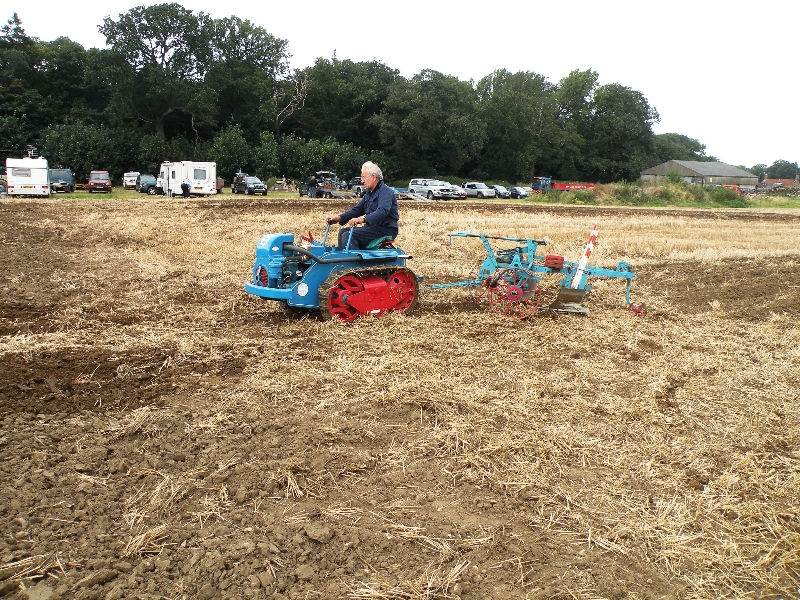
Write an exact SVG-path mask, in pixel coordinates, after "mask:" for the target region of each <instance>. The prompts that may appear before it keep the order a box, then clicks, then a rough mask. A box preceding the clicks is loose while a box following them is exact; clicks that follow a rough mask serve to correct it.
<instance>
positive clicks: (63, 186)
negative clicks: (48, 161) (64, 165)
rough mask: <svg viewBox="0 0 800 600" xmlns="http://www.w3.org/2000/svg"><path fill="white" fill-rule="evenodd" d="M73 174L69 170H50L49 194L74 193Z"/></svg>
mask: <svg viewBox="0 0 800 600" xmlns="http://www.w3.org/2000/svg"><path fill="white" fill-rule="evenodd" d="M74 191H75V173H73V172H72V170H71V169H50V193H51V194H55V193H57V192H68V193H69V192H74Z"/></svg>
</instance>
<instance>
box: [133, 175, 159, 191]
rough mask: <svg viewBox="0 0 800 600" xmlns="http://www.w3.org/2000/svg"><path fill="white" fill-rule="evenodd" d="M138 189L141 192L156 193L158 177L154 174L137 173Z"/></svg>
mask: <svg viewBox="0 0 800 600" xmlns="http://www.w3.org/2000/svg"><path fill="white" fill-rule="evenodd" d="M136 190H137V191H138V192H139V193H140V194H150V195H151V196H155V195H156V178H155V177H153V176H152V175H147V174H144V175H137V176H136Z"/></svg>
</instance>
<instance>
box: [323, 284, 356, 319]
mask: <svg viewBox="0 0 800 600" xmlns="http://www.w3.org/2000/svg"><path fill="white" fill-rule="evenodd" d="M362 291H364V284H363V282H362V281H361V279H359V278H358V277H354V276H353V275H345V276H343V277H340V278H339V279H337V280H336V281H335V282H334V283H333V286H332V287H331V289H330V291H329V292H328V295H327V298H326V299H325V301H326V303H327V308H328V312H329V313H330V315H331V317H333V318H335V319H339V320H340V321H344V322H345V323H349V322H350V321H354V320H355V319H357V318H358V315H359V312H358V311H357V310H356V309H355V308H353V307H352V306H348V305H347V296H348V295H350V294H356V293H358V292H362Z"/></svg>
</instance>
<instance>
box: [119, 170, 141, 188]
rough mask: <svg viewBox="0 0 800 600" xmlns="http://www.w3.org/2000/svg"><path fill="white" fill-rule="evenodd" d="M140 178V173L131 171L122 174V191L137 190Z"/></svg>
mask: <svg viewBox="0 0 800 600" xmlns="http://www.w3.org/2000/svg"><path fill="white" fill-rule="evenodd" d="M137 177H139V171H131V172H129V173H123V174H122V189H123V190H135V189H136V178H137Z"/></svg>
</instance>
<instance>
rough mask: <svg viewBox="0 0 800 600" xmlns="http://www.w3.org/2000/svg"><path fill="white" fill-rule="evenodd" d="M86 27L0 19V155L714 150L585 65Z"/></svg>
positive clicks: (652, 160)
mask: <svg viewBox="0 0 800 600" xmlns="http://www.w3.org/2000/svg"><path fill="white" fill-rule="evenodd" d="M98 30H99V31H100V33H102V34H103V35H104V36H105V38H106V45H107V46H108V47H107V48H105V49H97V48H90V49H88V50H87V49H85V48H84V47H83V46H81V45H80V44H78V43H76V42H73V41H72V40H70V39H69V38H67V37H60V38H58V39H56V40H54V41H51V42H44V41H41V40H39V39H37V38H35V37H31V36H29V35H27V33H26V32H25V30H24V28H23V23H22V20H21V19H20V17H19V15H18V14H17V13H14V15H13V16H12V18H11V19H10V20H9V21H8V22H7V23H6V25H4V26H3V27H2V28H0V139H2V140H3V146H4V147H3V148H2V149H3V150H4V151H5V152H6V154H7V155H9V154H16V155H22V154H23V152H24V149H25V147H26V146H28V145H32V146H36V147H37V148H38V149H39V151H40V153H41V154H43V155H44V156H46V157H48V159H49V160H50V162H51V163H52V164H61V165H63V166H68V167H70V168H72V169H73V170H74V171H75V172H76V174H77V176H78V177H85V176H86V175H87V174H88V171H90V170H92V169H98V168H103V169H108V170H109V171H110V172H111V173H112V175H114V176H116V177H119V176H120V175H121V174H122V172H124V171H129V170H137V171H141V172H151V173H152V172H156V171H157V167H158V165H159V164H160V163H161V162H162V161H165V160H211V161H215V162H216V163H217V171H218V173H219V174H220V176H222V177H224V178H226V179H230V177H231V176H232V175H233V173H234V172H236V171H237V170H239V169H242V170H245V171H247V172H249V173H255V174H257V175H259V176H260V177H262V178H264V179H267V178H269V177H271V176H281V175H284V176H286V177H289V178H292V179H296V180H299V179H304V178H306V177H307V176H308V175H309V174H310V173H312V172H314V171H316V170H320V169H331V170H334V171H336V172H337V173H339V174H340V175H341V176H343V177H350V176H352V175H355V174H357V173H358V172H359V169H360V165H361V163H362V162H363V161H364V160H367V159H371V160H374V161H375V162H377V163H378V164H380V165H381V166H382V167H383V168H384V171H385V173H386V174H387V177H388V178H390V179H397V180H402V179H403V178H407V177H410V176H437V175H439V176H441V175H447V176H458V177H463V178H470V179H472V178H474V179H492V180H503V181H507V182H529V181H531V179H532V177H534V176H536V175H547V176H552V177H554V178H556V179H561V180H567V179H575V180H582V181H596V182H612V181H622V180H627V181H631V180H635V179H638V177H639V173H640V172H641V171H642V170H643V169H645V168H648V167H650V166H653V165H656V164H660V163H662V162H665V161H666V160H671V159H678V160H703V161H712V160H716V158H714V157H712V156H707V155H706V153H705V146H704V145H703V144H701V143H700V142H699V141H698V140H696V139H693V138H690V137H688V136H685V135H681V134H677V133H667V134H661V135H655V134H654V133H653V130H652V126H653V125H654V124H655V123H657V122H658V121H659V115H658V112H657V110H656V109H655V108H654V107H652V106H650V104H649V103H648V101H647V98H645V97H644V95H643V94H642V93H641V92H639V91H636V90H633V89H631V88H629V87H626V86H624V85H622V84H619V83H613V84H606V85H600V84H599V76H598V73H597V72H595V71H593V70H585V71H580V70H575V71H573V72H571V73H569V74H568V75H567V76H566V77H564V78H563V79H561V80H560V81H559V82H558V83H553V82H550V81H548V80H547V79H546V78H545V77H543V76H542V75H539V74H537V73H535V72H533V71H520V72H516V73H511V72H509V71H507V70H504V69H499V70H497V71H494V72H493V73H490V74H489V75H487V76H486V77H484V78H482V79H481V80H479V81H478V82H473V81H461V80H459V79H458V78H456V77H453V76H450V75H446V74H443V73H440V72H437V71H434V70H424V71H422V72H420V73H419V74H417V75H414V76H413V77H411V78H405V77H402V76H401V75H400V74H399V71H397V70H396V69H392V68H391V67H389V66H387V65H385V64H383V63H381V62H380V61H377V60H373V61H369V62H353V61H351V60H347V59H344V60H340V59H338V58H336V57H335V56H334V57H332V58H330V59H324V58H319V59H317V60H316V62H315V64H314V65H313V66H310V67H307V68H304V69H294V70H292V69H291V68H290V66H289V59H290V57H291V55H290V54H289V50H288V42H287V41H286V40H282V39H279V38H276V37H275V36H273V35H272V34H270V33H269V32H267V31H266V30H265V29H264V28H262V27H259V26H257V25H255V24H254V23H251V22H250V21H248V20H246V19H241V18H239V17H235V16H231V17H227V18H222V19H213V18H211V17H210V16H209V15H207V14H205V13H202V12H198V13H195V12H193V11H191V10H188V9H186V8H184V7H183V6H181V5H180V4H177V3H168V4H158V5H153V6H149V7H144V6H139V7H135V8H132V9H130V10H129V11H127V12H126V13H124V14H120V15H119V18H117V19H112V18H111V17H106V18H105V19H104V20H103V23H102V24H100V25H99V26H98ZM780 162H785V161H780ZM787 164H788V163H787ZM794 167H795V170H796V167H797V165H796V164H795V165H794ZM754 168H760V169H762V171H764V173H765V174H766V172H767V170H768V168H767V167H766V166H765V165H756V167H754Z"/></svg>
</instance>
